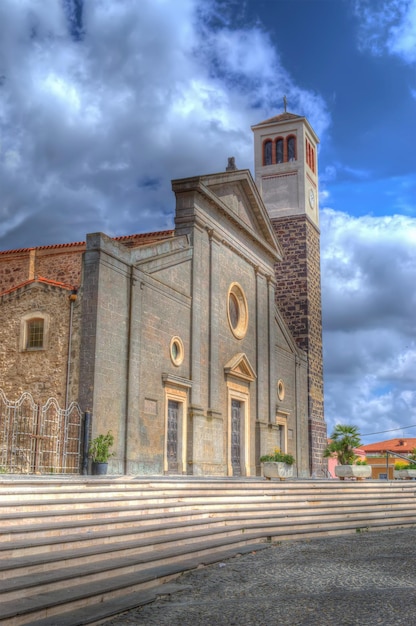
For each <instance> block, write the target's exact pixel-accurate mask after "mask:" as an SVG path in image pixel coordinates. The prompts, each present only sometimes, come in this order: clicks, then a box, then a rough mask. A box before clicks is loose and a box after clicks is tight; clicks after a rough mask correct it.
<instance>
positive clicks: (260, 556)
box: [105, 528, 416, 626]
mask: <svg viewBox="0 0 416 626" xmlns="http://www.w3.org/2000/svg"><path fill="white" fill-rule="evenodd" d="M176 584H177V586H178V588H179V590H178V591H177V592H176V593H174V594H172V595H170V596H164V597H160V598H158V599H157V600H156V601H154V602H152V603H151V604H148V605H146V606H143V607H142V608H138V609H135V610H132V611H129V612H128V613H126V614H124V615H120V616H119V617H117V618H113V619H111V620H110V621H107V622H105V626H131V625H132V624H137V625H141V626H188V625H189V626H190V625H192V626H276V625H278V626H283V625H284V626H329V625H331V626H334V625H335V624H336V625H337V626H353V625H354V626H355V625H357V624H360V626H373V625H376V626H379V625H382V626H401V625H404V624H406V626H413V625H415V624H416V528H410V529H400V530H397V529H394V530H387V531H372V532H360V533H357V534H354V535H347V536H340V537H327V538H322V539H312V540H309V541H307V540H303V541H299V542H282V543H280V544H277V545H271V546H270V547H268V548H267V549H265V550H260V551H259V552H256V553H252V554H247V555H244V556H240V557H235V558H233V559H230V560H227V561H224V562H222V563H217V564H215V565H210V566H208V567H203V568H200V569H197V570H193V571H191V572H188V573H186V574H183V575H182V576H181V577H180V578H179V579H177V581H176Z"/></svg>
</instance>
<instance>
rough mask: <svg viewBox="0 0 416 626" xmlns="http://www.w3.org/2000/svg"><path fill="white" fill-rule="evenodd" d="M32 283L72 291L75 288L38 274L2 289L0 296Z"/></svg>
mask: <svg viewBox="0 0 416 626" xmlns="http://www.w3.org/2000/svg"><path fill="white" fill-rule="evenodd" d="M33 283H42V284H44V285H51V286H52V287H60V288H61V289H67V290H68V291H73V290H74V289H75V287H74V285H68V284H66V283H60V282H58V281H57V280H50V279H49V278H43V277H42V276H38V277H37V278H31V279H30V280H25V281H24V282H23V283H19V284H18V285H15V286H14V287H10V289H7V290H6V291H2V292H1V293H0V296H5V295H7V294H8V293H12V292H13V291H16V289H22V288H23V287H27V285H32V284H33Z"/></svg>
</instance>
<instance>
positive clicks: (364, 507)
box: [0, 477, 416, 626]
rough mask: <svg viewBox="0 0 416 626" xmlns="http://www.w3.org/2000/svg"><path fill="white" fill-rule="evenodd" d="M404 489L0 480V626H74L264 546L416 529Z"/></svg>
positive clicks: (415, 500)
mask: <svg viewBox="0 0 416 626" xmlns="http://www.w3.org/2000/svg"><path fill="white" fill-rule="evenodd" d="M415 496H416V482H413V481H394V482H387V481H371V480H370V481H362V482H352V481H351V482H347V481H338V480H319V481H318V480H317V481H313V480H311V481H301V480H293V481H284V482H278V481H266V480H264V479H261V478H253V479H228V480H226V479H215V478H213V479H208V478H205V479H198V478H192V477H184V478H162V477H154V478H142V477H140V478H130V479H129V478H126V477H121V478H110V477H104V478H92V477H85V478H81V477H80V478H78V479H76V478H75V479H68V478H62V479H59V478H57V477H56V478H53V479H52V478H51V479H42V478H41V477H39V478H37V479H35V478H33V479H32V480H30V479H22V478H19V479H16V480H13V479H12V477H8V478H7V479H4V480H0V564H1V567H0V576H1V581H0V624H1V625H3V624H7V625H10V626H17V625H20V624H31V625H36V626H78V625H79V626H80V625H82V624H94V623H100V622H101V621H104V620H106V619H110V618H111V617H112V616H113V615H115V614H118V613H122V612H123V611H126V610H128V609H130V608H133V607H137V606H139V605H141V604H143V603H146V602H149V601H151V600H153V599H154V598H155V597H156V596H157V595H158V594H160V593H171V592H172V591H174V589H175V587H174V582H172V581H174V579H175V577H177V576H178V575H180V574H181V573H182V572H184V571H187V570H190V569H193V568H196V567H198V566H201V565H206V564H209V563H214V562H217V561H222V560H224V559H227V558H229V557H232V556H235V555H237V554H242V553H245V552H252V551H257V550H260V549H262V548H265V547H267V545H268V544H269V543H270V542H279V541H282V540H294V539H303V538H313V537H320V536H324V535H334V534H341V533H351V532H362V531H367V530H370V531H373V530H377V529H387V528H397V527H400V526H402V527H405V526H413V525H415V524H416V506H415V505H416V497H415Z"/></svg>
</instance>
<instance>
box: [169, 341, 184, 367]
mask: <svg viewBox="0 0 416 626" xmlns="http://www.w3.org/2000/svg"><path fill="white" fill-rule="evenodd" d="M170 358H171V359H172V363H173V364H174V365H177V366H178V365H180V364H181V363H182V361H183V358H184V349H183V343H182V339H181V338H180V337H172V339H171V340H170Z"/></svg>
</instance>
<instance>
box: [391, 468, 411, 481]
mask: <svg viewBox="0 0 416 626" xmlns="http://www.w3.org/2000/svg"><path fill="white" fill-rule="evenodd" d="M393 478H395V479H399V480H416V469H408V470H407V469H402V470H394V471H393Z"/></svg>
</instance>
